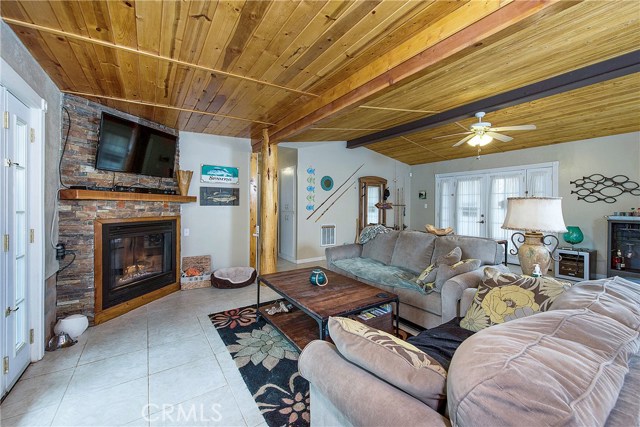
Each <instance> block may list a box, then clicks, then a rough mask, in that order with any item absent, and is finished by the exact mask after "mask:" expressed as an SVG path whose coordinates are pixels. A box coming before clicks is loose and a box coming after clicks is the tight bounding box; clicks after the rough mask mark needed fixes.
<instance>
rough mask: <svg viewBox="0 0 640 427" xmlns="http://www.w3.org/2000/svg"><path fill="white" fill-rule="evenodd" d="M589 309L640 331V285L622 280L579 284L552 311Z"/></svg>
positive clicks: (555, 302) (591, 281) (560, 298)
mask: <svg viewBox="0 0 640 427" xmlns="http://www.w3.org/2000/svg"><path fill="white" fill-rule="evenodd" d="M568 308H586V309H589V310H591V311H594V312H596V313H600V314H602V315H603V316H607V317H610V318H612V319H615V320H617V321H618V322H620V323H622V324H624V325H627V326H628V327H630V328H631V329H636V330H637V329H640V285H638V284H637V283H633V282H631V281H629V280H626V279H623V278H621V277H614V278H609V279H600V280H590V281H586V282H580V283H576V284H575V285H574V286H573V287H572V288H571V292H566V293H565V294H564V295H562V296H559V297H558V298H557V299H556V300H555V301H554V302H553V304H551V308H550V310H564V309H568Z"/></svg>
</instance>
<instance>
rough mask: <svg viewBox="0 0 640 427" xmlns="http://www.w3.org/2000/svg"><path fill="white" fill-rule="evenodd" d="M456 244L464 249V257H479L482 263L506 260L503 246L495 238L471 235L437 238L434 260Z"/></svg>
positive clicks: (497, 262) (489, 263) (491, 263)
mask: <svg viewBox="0 0 640 427" xmlns="http://www.w3.org/2000/svg"><path fill="white" fill-rule="evenodd" d="M456 246H459V247H460V249H462V259H468V258H475V259H479V260H480V261H482V265H495V264H500V263H501V262H502V261H504V249H503V246H502V245H499V244H497V243H496V241H495V240H493V239H484V238H481V237H470V236H443V237H438V238H437V239H436V246H435V249H434V251H433V256H432V257H431V260H432V262H433V260H436V259H438V258H439V257H441V256H442V255H444V254H446V253H448V252H449V251H451V249H453V248H455V247H456Z"/></svg>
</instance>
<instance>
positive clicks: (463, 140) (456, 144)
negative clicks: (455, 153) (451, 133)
mask: <svg viewBox="0 0 640 427" xmlns="http://www.w3.org/2000/svg"><path fill="white" fill-rule="evenodd" d="M474 136H476V134H475V133H472V134H471V135H468V136H465V137H464V138H462V139H461V140H460V141H458V142H456V143H455V144H453V145H452V147H459V146H460V145H462V144H464V143H465V142H467V141H468V140H470V139H471V138H473V137H474Z"/></svg>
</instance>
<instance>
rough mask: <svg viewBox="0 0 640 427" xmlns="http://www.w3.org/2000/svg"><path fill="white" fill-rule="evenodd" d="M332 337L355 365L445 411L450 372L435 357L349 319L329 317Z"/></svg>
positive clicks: (343, 354)
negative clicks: (448, 374) (447, 381)
mask: <svg viewBox="0 0 640 427" xmlns="http://www.w3.org/2000/svg"><path fill="white" fill-rule="evenodd" d="M329 334H330V335H331V339H332V340H333V342H334V343H335V345H336V348H337V349H338V351H339V352H340V354H341V355H342V356H343V357H345V358H346V359H347V360H349V361H350V362H352V363H355V364H356V365H358V366H360V367H362V368H363V369H365V370H367V371H369V372H371V373H372V374H374V375H376V376H378V377H380V378H382V379H383V380H384V381H386V382H388V383H389V384H392V385H394V386H395V387H397V388H399V389H400V390H403V391H404V392H405V393H408V394H410V395H411V396H413V397H415V398H416V399H419V400H420V401H422V402H424V403H426V404H427V405H429V406H430V407H431V408H433V409H435V410H438V409H443V404H444V402H445V393H446V378H447V372H446V371H445V369H444V368H443V367H442V366H441V365H440V364H439V363H438V362H436V361H435V359H433V358H432V357H431V356H429V355H428V354H426V353H424V352H423V351H421V350H420V349H418V348H417V347H415V346H413V345H412V344H409V343H408V342H406V341H404V340H402V339H400V338H397V337H394V336H393V335H391V334H388V333H386V332H383V331H380V330H378V329H374V328H371V327H369V326H367V325H365V324H363V323H360V322H357V321H355V320H352V319H347V318H345V317H330V318H329Z"/></svg>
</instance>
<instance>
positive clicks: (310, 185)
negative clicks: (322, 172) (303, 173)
mask: <svg viewBox="0 0 640 427" xmlns="http://www.w3.org/2000/svg"><path fill="white" fill-rule="evenodd" d="M315 208H316V170H315V168H313V167H311V166H309V167H308V168H307V206H306V209H307V210H308V211H313V210H314V209H315Z"/></svg>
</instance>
